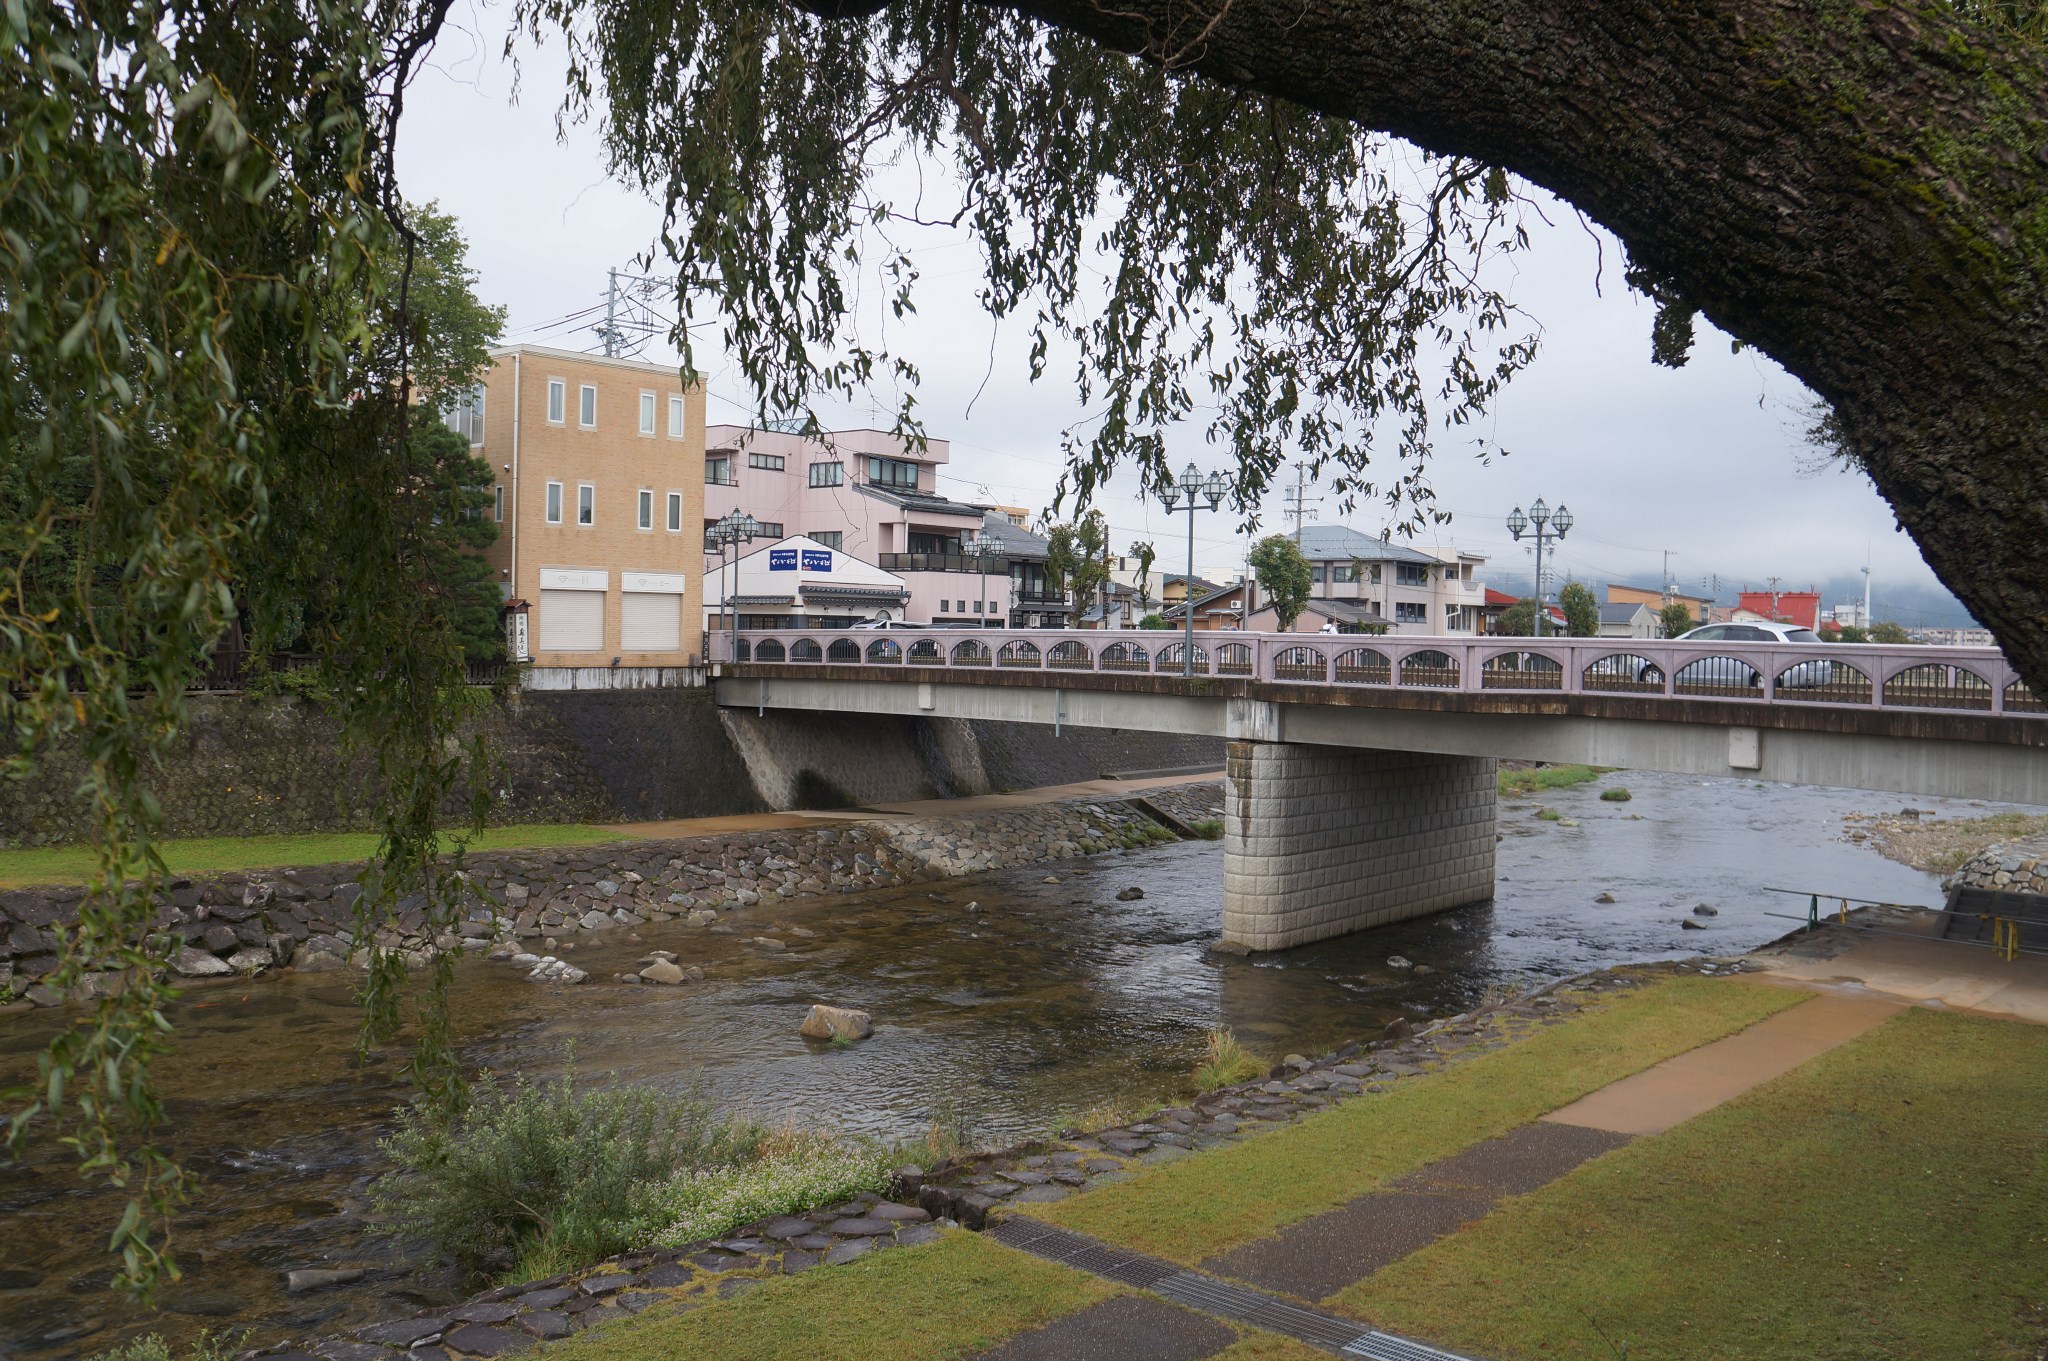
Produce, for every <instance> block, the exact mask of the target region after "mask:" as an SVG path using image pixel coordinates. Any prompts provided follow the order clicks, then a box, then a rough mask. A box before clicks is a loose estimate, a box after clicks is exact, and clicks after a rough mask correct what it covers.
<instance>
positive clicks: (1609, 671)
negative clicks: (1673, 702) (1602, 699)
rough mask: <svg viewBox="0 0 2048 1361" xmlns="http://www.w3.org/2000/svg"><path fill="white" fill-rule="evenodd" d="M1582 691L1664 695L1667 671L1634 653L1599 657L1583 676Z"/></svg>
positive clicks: (1580, 680)
mask: <svg viewBox="0 0 2048 1361" xmlns="http://www.w3.org/2000/svg"><path fill="white" fill-rule="evenodd" d="M1579 688H1580V689H1582V690H1605V691H1610V692H1614V691H1619V692H1621V693H1623V694H1631V695H1661V694H1663V693H1664V668H1663V667H1661V666H1659V665H1657V663H1655V662H1653V661H1651V660H1650V659H1649V658H1648V657H1643V656H1639V655H1637V654H1636V653H1633V652H1615V653H1611V654H1609V655H1608V656H1605V657H1596V658H1594V659H1593V660H1592V661H1590V662H1588V663H1587V664H1586V669H1585V671H1584V672H1583V673H1581V674H1580V676H1579Z"/></svg>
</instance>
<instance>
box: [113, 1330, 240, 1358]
mask: <svg viewBox="0 0 2048 1361" xmlns="http://www.w3.org/2000/svg"><path fill="white" fill-rule="evenodd" d="M246 1337H247V1333H246V1332H245V1331H244V1330H240V1329H234V1330H230V1331H228V1332H225V1333H216V1332H213V1331H211V1330H208V1331H206V1332H203V1333H201V1334H200V1335H199V1339H198V1341H196V1342H194V1343H193V1344H192V1345H191V1348H190V1349H189V1350H187V1351H186V1352H184V1353H183V1354H182V1355H180V1354H179V1353H176V1352H173V1351H172V1350H171V1349H170V1347H169V1345H168V1344H166V1343H165V1341H164V1340H163V1339H162V1338H161V1337H159V1336H157V1335H156V1334H155V1333H150V1334H149V1335H147V1336H145V1337H138V1338H134V1339H132V1340H131V1341H128V1342H123V1343H122V1344H121V1345H120V1346H118V1347H110V1348H108V1349H107V1350H106V1351H103V1352H98V1353H96V1354H94V1355H93V1357H92V1358H91V1361H229V1358H230V1357H232V1356H234V1355H235V1354H236V1353H237V1352H239V1351H241V1350H242V1343H243V1341H244V1339H245V1338H246Z"/></svg>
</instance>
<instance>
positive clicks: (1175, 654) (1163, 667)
mask: <svg viewBox="0 0 2048 1361" xmlns="http://www.w3.org/2000/svg"><path fill="white" fill-rule="evenodd" d="M1187 646H1188V645H1187V644H1186V643H1169V644H1167V645H1166V646H1165V647H1162V648H1160V649H1159V651H1158V652H1157V653H1155V654H1153V662H1152V670H1153V671H1154V672H1155V673H1156V674H1159V675H1167V676H1178V675H1180V674H1182V673H1183V672H1184V671H1186V670H1187V668H1186V667H1184V666H1183V665H1182V664H1181V663H1182V660H1183V659H1184V658H1185V657H1186V655H1187ZM1194 673H1195V674H1196V675H1197V676H1206V675H1208V674H1209V650H1208V649H1207V648H1205V647H1203V646H1202V645H1201V644H1200V643H1197V644H1195V665H1194Z"/></svg>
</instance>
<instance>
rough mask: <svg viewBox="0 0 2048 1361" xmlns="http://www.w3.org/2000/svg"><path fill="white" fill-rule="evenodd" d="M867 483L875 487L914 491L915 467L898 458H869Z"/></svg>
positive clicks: (915, 484)
mask: <svg viewBox="0 0 2048 1361" xmlns="http://www.w3.org/2000/svg"><path fill="white" fill-rule="evenodd" d="M868 481H869V482H871V483H873V484H874V485H875V486H877V487H902V488H904V489H905V490H907V491H916V490H917V465H916V464H915V463H909V462H906V461H905V460H903V459H900V458H870V459H869V460H868Z"/></svg>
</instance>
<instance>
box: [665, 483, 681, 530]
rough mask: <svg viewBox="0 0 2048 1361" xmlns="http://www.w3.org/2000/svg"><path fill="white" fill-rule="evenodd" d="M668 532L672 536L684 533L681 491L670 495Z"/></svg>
mask: <svg viewBox="0 0 2048 1361" xmlns="http://www.w3.org/2000/svg"><path fill="white" fill-rule="evenodd" d="M668 532H669V533H671V534H680V533H682V532H683V494H682V493H681V492H679V491H672V492H670V493H669V494H668Z"/></svg>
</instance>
